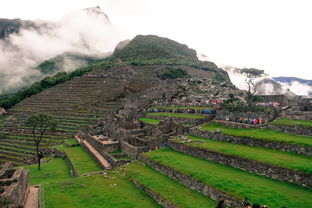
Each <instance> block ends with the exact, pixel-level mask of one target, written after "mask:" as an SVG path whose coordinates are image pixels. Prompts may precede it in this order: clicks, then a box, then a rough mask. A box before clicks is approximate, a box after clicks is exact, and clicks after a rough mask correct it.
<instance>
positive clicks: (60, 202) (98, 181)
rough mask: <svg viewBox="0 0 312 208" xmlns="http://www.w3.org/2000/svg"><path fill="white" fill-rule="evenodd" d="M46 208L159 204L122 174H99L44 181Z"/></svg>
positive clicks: (96, 207)
mask: <svg viewBox="0 0 312 208" xmlns="http://www.w3.org/2000/svg"><path fill="white" fill-rule="evenodd" d="M43 186H44V192H45V193H44V198H45V204H46V208H60V207H66V208H85V207H92V208H103V207H107V208H111V207H114V208H115V207H116V208H123V207H133V208H134V207H135V208H146V207H160V206H159V205H157V204H156V202H154V201H153V200H152V199H150V198H149V197H148V196H147V195H146V194H145V193H143V192H142V191H141V190H138V189H137V188H136V187H135V186H134V185H132V184H131V182H130V181H129V180H128V179H127V178H126V177H121V176H118V175H117V176H116V175H115V176H111V177H107V178H104V177H103V176H101V175H93V176H88V177H79V178H74V179H70V180H65V181H59V182H55V183H50V184H44V185H43Z"/></svg>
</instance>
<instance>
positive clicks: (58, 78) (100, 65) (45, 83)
mask: <svg viewBox="0 0 312 208" xmlns="http://www.w3.org/2000/svg"><path fill="white" fill-rule="evenodd" d="M113 63H114V60H112V59H111V58H107V59H104V60H101V61H98V62H95V63H94V64H90V65H88V66H86V67H82V68H79V69H77V70H75V71H72V72H68V73H67V72H59V73H57V74H56V75H54V76H52V77H45V78H44V79H42V80H41V81H40V82H35V83H34V84H32V85H31V86H29V87H25V88H23V89H20V90H19V91H17V92H15V93H10V94H4V95H0V106H1V107H4V108H11V107H12V106H14V105H16V104H17V103H19V102H20V101H22V100H24V99H25V98H27V97H30V96H32V95H34V94H37V93H39V92H42V91H43V90H45V89H47V88H50V87H53V86H55V85H58V84H59V83H62V82H65V81H68V80H70V79H72V78H74V77H80V76H82V75H84V74H86V73H88V72H90V71H91V70H93V69H106V68H110V67H111V66H112V65H113Z"/></svg>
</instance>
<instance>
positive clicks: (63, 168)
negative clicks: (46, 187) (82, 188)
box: [24, 158, 71, 185]
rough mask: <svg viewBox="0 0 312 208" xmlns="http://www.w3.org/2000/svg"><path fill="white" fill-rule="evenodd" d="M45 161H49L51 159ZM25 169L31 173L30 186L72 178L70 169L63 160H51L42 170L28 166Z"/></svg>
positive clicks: (44, 164) (34, 166)
mask: <svg viewBox="0 0 312 208" xmlns="http://www.w3.org/2000/svg"><path fill="white" fill-rule="evenodd" d="M45 160H46V161H48V160H49V158H46V159H45ZM24 168H25V169H26V170H29V171H30V174H29V184H30V185H36V184H43V183H51V182H57V181H62V180H65V179H69V178H71V176H70V169H69V167H68V165H67V163H66V160H65V159H63V158H51V160H50V161H49V162H45V163H43V164H42V170H38V168H37V166H36V165H28V166H24Z"/></svg>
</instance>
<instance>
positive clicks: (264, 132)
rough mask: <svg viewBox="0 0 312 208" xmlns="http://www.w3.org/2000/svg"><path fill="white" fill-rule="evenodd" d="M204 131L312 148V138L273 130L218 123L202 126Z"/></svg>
mask: <svg viewBox="0 0 312 208" xmlns="http://www.w3.org/2000/svg"><path fill="white" fill-rule="evenodd" d="M201 128H202V129H203V130H206V131H215V130H216V129H220V130H221V133H222V134H226V135H232V136H240V137H252V138H255V139H262V140H269V141H279V142H287V143H294V144H301V145H306V146H312V137H306V136H295V135H291V134H285V133H282V132H278V131H274V130H271V129H253V128H249V129H245V128H240V129H237V128H232V127H228V126H224V125H222V124H217V123H208V124H204V125H202V126H201Z"/></svg>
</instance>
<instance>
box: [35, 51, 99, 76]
mask: <svg viewBox="0 0 312 208" xmlns="http://www.w3.org/2000/svg"><path fill="white" fill-rule="evenodd" d="M96 60H97V59H95V58H92V57H90V56H84V55H78V54H77V55H76V54H70V53H64V54H62V55H58V56H56V57H54V58H52V59H49V60H46V61H44V62H42V63H41V64H39V65H38V66H37V67H36V68H35V69H37V70H39V71H40V72H42V73H44V74H54V73H55V72H59V71H62V70H63V69H62V68H63V65H64V64H65V61H72V62H79V63H80V64H81V65H82V66H86V65H89V64H92V63H93V62H95V61H96Z"/></svg>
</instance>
